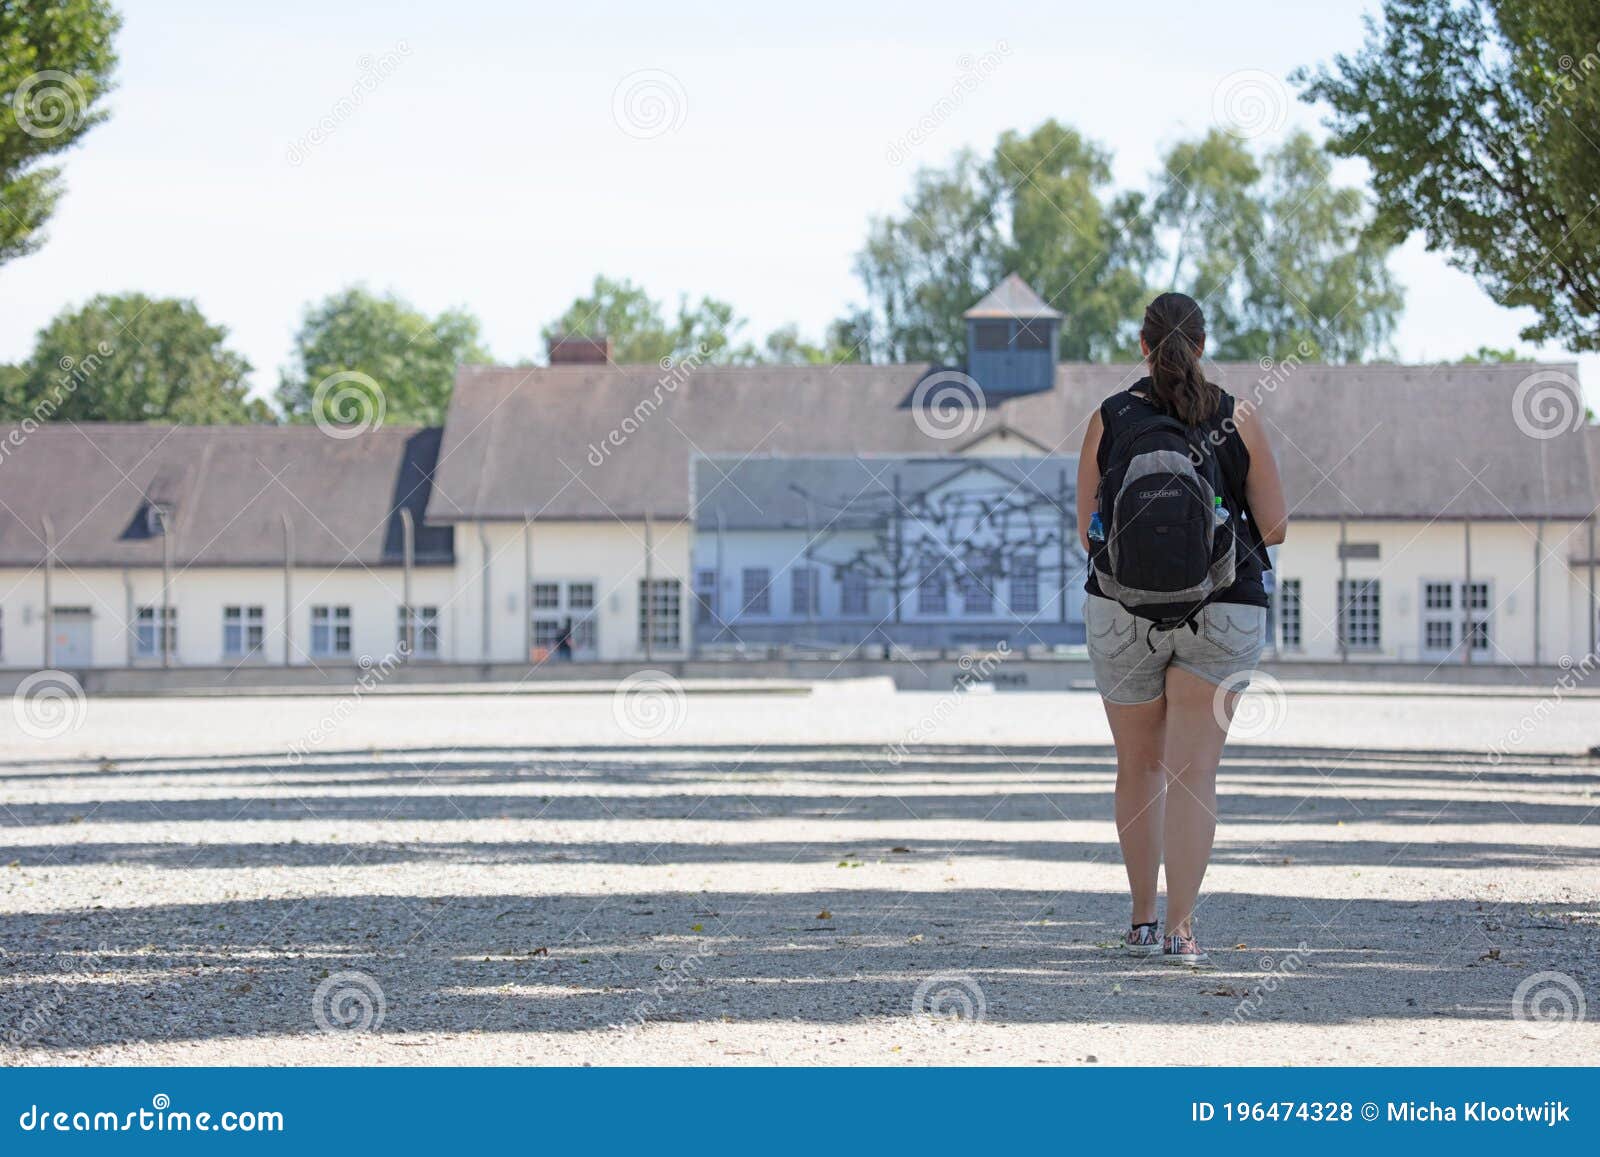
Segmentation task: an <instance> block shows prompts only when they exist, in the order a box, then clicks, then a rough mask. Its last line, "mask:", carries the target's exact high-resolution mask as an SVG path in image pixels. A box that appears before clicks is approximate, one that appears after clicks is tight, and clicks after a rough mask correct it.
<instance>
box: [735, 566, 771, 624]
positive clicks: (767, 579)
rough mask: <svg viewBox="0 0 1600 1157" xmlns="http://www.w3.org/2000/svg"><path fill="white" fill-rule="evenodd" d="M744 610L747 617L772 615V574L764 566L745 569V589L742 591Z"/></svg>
mask: <svg viewBox="0 0 1600 1157" xmlns="http://www.w3.org/2000/svg"><path fill="white" fill-rule="evenodd" d="M741 594H742V595H743V598H742V600H741V602H742V606H743V610H742V611H741V613H742V614H746V615H770V614H771V613H772V572H771V571H770V570H768V569H767V568H766V567H764V566H747V567H745V568H744V587H743V590H742V591H741Z"/></svg>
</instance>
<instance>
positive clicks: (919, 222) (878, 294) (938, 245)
mask: <svg viewBox="0 0 1600 1157" xmlns="http://www.w3.org/2000/svg"><path fill="white" fill-rule="evenodd" d="M996 209H997V205H996V203H995V190H994V186H993V182H992V181H990V180H989V179H988V174H987V171H986V169H985V167H984V166H983V165H982V164H981V163H980V162H979V161H978V159H977V157H976V156H975V155H974V154H972V153H970V152H962V153H960V154H959V155H958V156H957V157H956V159H955V162H954V163H953V164H952V165H951V166H950V167H949V168H948V169H920V170H918V172H917V173H916V175H915V177H914V178H913V185H912V189H911V193H910V195H909V196H907V198H906V202H905V215H904V216H903V217H899V218H895V217H884V218H879V219H877V220H874V221H872V222H871V223H870V224H869V225H868V228H867V241H866V245H865V246H864V247H863V248H862V250H861V252H860V253H858V254H857V255H856V260H855V271H856V275H857V276H858V277H859V278H860V279H861V283H862V285H863V287H864V288H865V290H866V297H867V304H866V305H865V306H863V307H861V308H859V309H857V310H856V311H855V312H854V313H853V314H852V315H851V316H850V317H848V318H845V319H841V322H840V326H841V328H843V329H845V330H848V331H849V332H850V333H851V334H852V337H853V343H854V344H855V345H856V347H857V348H858V349H859V350H860V359H861V360H862V361H869V362H917V361H930V362H956V361H959V360H960V359H961V353H962V350H964V349H965V348H966V329H965V326H964V324H963V323H962V320H961V314H962V312H963V311H964V310H966V309H968V308H969V307H970V306H971V305H972V303H973V302H975V301H977V300H978V298H980V297H982V296H983V295H984V294H985V293H987V292H988V291H989V290H990V289H991V288H993V287H994V285H995V283H996V282H998V281H999V280H1000V278H1002V277H1003V276H1004V275H1005V273H1006V269H1005V253H1004V248H1003V243H1002V241H1001V237H1000V231H999V227H998V225H997V223H996V221H995V212H996Z"/></svg>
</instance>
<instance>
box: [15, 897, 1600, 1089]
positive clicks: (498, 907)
mask: <svg viewBox="0 0 1600 1157" xmlns="http://www.w3.org/2000/svg"><path fill="white" fill-rule="evenodd" d="M1125 905H1126V898H1125V897H1124V896H1122V895H1120V894H1112V893H1092V892H1091V893H1084V892H1069V893H1051V892H1046V891H1030V890H1020V889H1018V890H1006V891H1004V892H988V891H951V892H939V893H903V892H894V891H877V890H853V889H852V890H838V891H828V892H823V893H817V894H809V895H770V894H752V893H734V894H722V895H706V894H695V893H656V894H627V893H623V894H618V895H614V896H609V897H604V898H597V897H594V896H587V895H584V896H573V895H554V896H545V897H538V898H534V897H528V896H517V895H501V896H475V897H470V898H451V899H444V900H439V899H426V898H418V897H414V896H382V895H371V896H361V897H354V898H340V899H304V900H274V901H266V902H262V901H251V902H239V903H223V904H197V905H176V906H163V907H154V908H133V909H124V910H122V911H119V912H117V913H115V914H112V913H107V912H74V913H66V914H58V915H52V916H41V915H33V914H30V915H13V916H7V917H5V918H3V919H0V939H3V942H4V943H5V944H6V945H8V946H10V947H9V949H8V951H7V952H6V953H5V954H4V956H3V957H0V982H3V984H4V991H5V1005H4V1007H5V1017H4V1019H5V1023H4V1025H3V1031H4V1033H5V1036H4V1037H0V1039H7V1038H9V1040H10V1041H11V1043H13V1044H18V1043H20V1044H25V1045H42V1046H45V1047H52V1048H80V1047H86V1046H93V1045H98V1044H107V1043H114V1042H122V1041H132V1040H190V1039H197V1038H207V1037H259V1036H273V1035H281V1034H303V1033H313V1032H318V1031H322V1029H321V1028H320V1027H319V1024H318V1021H317V1017H316V1008H317V994H318V989H319V986H323V985H324V981H329V982H330V983H329V985H327V986H324V988H325V991H324V992H323V996H322V1000H323V1007H322V1014H323V1017H324V1019H325V1020H329V1021H330V1022H333V1023H337V1017H338V1015H339V1014H340V1010H341V1008H342V1012H343V1013H344V1014H345V1015H354V1014H356V1013H359V1012H360V1003H361V994H362V993H366V994H367V996H366V999H367V1001H368V1007H369V1008H371V1007H375V1006H374V1005H373V1003H372V999H373V998H372V994H373V993H376V992H379V991H381V993H382V1004H383V1009H384V1016H383V1020H382V1023H381V1025H378V1026H377V1028H378V1029H379V1030H380V1031H383V1032H471V1031H475V1030H482V1031H511V1030H522V1031H527V1030H538V1031H570V1032H578V1031H585V1030H596V1029H604V1028H607V1027H609V1026H615V1025H626V1024H629V1023H638V1022H641V1021H642V1022H645V1023H648V1022H651V1021H658V1020H674V1021H699V1022H703V1023H705V1024H706V1025H707V1026H708V1031H709V1032H710V1034H711V1035H712V1036H715V1033H716V1028H715V1026H716V1025H717V1024H719V1023H721V1022H722V1021H723V1020H724V1019H732V1020H736V1021H747V1022H759V1021H773V1020H795V1021H802V1022H813V1023H822V1024H840V1025H842V1024H845V1023H848V1022H850V1021H854V1020H857V1019H860V1018H877V1017H886V1016H887V1017H906V1018H907V1020H908V1023H909V1022H911V1021H913V1020H914V1019H915V1013H916V1010H917V1009H918V1007H927V1006H929V1005H930V1003H931V1004H932V1005H936V1006H942V1007H944V1009H945V1011H947V1012H948V1011H950V1009H951V1008H954V1007H956V1006H957V1005H959V1004H960V1003H961V1002H962V1001H963V1000H965V1002H966V1007H969V1008H975V1009H981V1012H982V1015H983V1017H984V1018H985V1019H987V1020H988V1021H991V1022H995V1023H1026V1022H1050V1023H1063V1024H1073V1023H1081V1024H1084V1025H1095V1024H1105V1023H1113V1022H1143V1021H1151V1022H1168V1023H1172V1022H1176V1023H1221V1022H1223V1021H1226V1020H1229V1019H1230V1018H1231V1019H1235V1020H1240V1019H1243V1020H1253V1021H1272V1022H1294V1023H1304V1024H1338V1023H1351V1022H1356V1021H1361V1020H1365V1019H1369V1018H1385V1017H1398V1018H1425V1017H1427V1018H1438V1017H1447V1018H1466V1019H1493V1020H1503V1019H1504V1018H1506V1017H1508V1016H1510V1015H1511V1007H1512V997H1513V993H1514V992H1515V990H1516V988H1517V985H1518V984H1519V983H1520V982H1521V981H1522V980H1523V979H1524V978H1525V977H1526V976H1528V975H1530V974H1531V973H1533V972H1536V971H1541V970H1545V969H1559V970H1562V971H1566V972H1568V973H1570V974H1571V975H1573V976H1574V977H1575V978H1577V979H1578V980H1579V982H1580V983H1584V984H1592V982H1593V980H1594V979H1595V978H1594V975H1593V969H1594V960H1595V956H1594V948H1595V930H1596V921H1597V920H1600V909H1597V908H1596V907H1595V906H1593V905H1589V906H1587V907H1585V908H1584V909H1583V910H1582V911H1579V912H1575V911H1570V910H1569V911H1565V912H1562V913H1559V914H1557V913H1551V912H1545V911H1537V910H1534V909H1532V908H1530V907H1528V906H1524V905H1495V904H1492V903H1484V904H1477V905H1475V904H1471V903H1463V902H1459V901H1456V902H1448V903H1440V902H1428V901H1424V902H1416V903H1396V902H1390V901H1385V902H1377V901H1363V900H1356V901H1351V902H1345V901H1332V900H1326V899H1319V898H1313V897H1302V896H1290V897H1269V898H1253V897H1249V896H1243V895H1238V894H1232V893H1218V894H1213V895H1211V896H1210V897H1209V898H1208V899H1207V901H1206V903H1205V907H1204V908H1203V909H1202V915H1203V921H1202V929H1203V930H1204V931H1206V932H1208V933H1209V934H1210V936H1211V938H1212V940H1213V944H1214V948H1213V952H1214V955H1215V959H1216V962H1217V967H1216V968H1215V969H1212V970H1209V971H1194V970H1190V969H1186V968H1172V967H1168V966H1164V965H1163V964H1162V963H1161V962H1160V961H1159V960H1134V959H1130V958H1128V957H1126V956H1124V955H1122V954H1121V953H1120V952H1119V951H1118V950H1116V949H1115V948H1113V947H1112V946H1111V944H1110V938H1111V937H1112V936H1113V935H1114V934H1115V933H1114V929H1113V925H1114V924H1115V922H1116V921H1117V920H1118V918H1119V916H1120V914H1121V912H1122V911H1123V908H1124V907H1125ZM822 912H826V913H827V914H828V915H827V918H826V919H821V918H819V917H820V916H821V913H822ZM696 925H698V926H699V927H700V928H701V931H700V932H698V933H697V932H694V931H693V929H694V927H695V926H696ZM1235 944H1237V945H1238V947H1233V945H1235ZM352 971H357V972H360V973H362V974H364V976H363V977H361V978H353V977H349V976H341V975H340V974H342V973H349V972H352ZM919 990H920V992H921V994H922V995H921V996H920V997H919V995H918V994H919ZM341 991H342V992H343V993H344V994H345V998H346V999H345V1000H344V1003H343V1005H342V1006H341V1005H340V1004H339V1002H340V999H341V997H340V993H341ZM962 993H965V994H966V995H965V996H964V997H963V996H962V995H961V994H962ZM939 994H942V996H940V995H939ZM919 1000H921V1001H922V1002H923V1004H922V1005H920V1006H919V1003H918V1002H919ZM952 1002H954V1003H952ZM1359 1059H1360V1058H1359V1057H1352V1060H1359Z"/></svg>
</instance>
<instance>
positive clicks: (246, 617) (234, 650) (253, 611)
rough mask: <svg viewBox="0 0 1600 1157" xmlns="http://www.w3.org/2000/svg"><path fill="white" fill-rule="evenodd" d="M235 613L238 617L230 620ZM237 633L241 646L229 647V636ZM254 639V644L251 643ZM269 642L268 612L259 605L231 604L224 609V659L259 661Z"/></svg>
mask: <svg viewBox="0 0 1600 1157" xmlns="http://www.w3.org/2000/svg"><path fill="white" fill-rule="evenodd" d="M230 611H233V612H235V613H236V617H233V618H230V617H229V614H228V612H230ZM230 631H237V632H238V636H239V645H238V646H237V647H232V646H229V644H228V634H229V632H230ZM252 637H253V638H254V640H255V641H254V642H252V641H251V639H252ZM266 641H267V610H266V608H265V607H263V606H262V605H261V604H259V603H229V604H227V605H226V606H224V607H223V608H222V657H223V658H224V659H259V658H261V657H262V654H261V649H262V647H263V646H265V645H266Z"/></svg>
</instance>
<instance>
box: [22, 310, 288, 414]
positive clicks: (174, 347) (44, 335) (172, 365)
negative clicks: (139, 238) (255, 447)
mask: <svg viewBox="0 0 1600 1157" xmlns="http://www.w3.org/2000/svg"><path fill="white" fill-rule="evenodd" d="M227 336H228V331H227V330H226V329H225V328H223V327H222V326H219V325H213V324H211V322H209V321H207V320H206V318H205V316H204V315H203V314H202V313H201V312H200V309H199V307H198V306H196V305H195V303H194V302H192V301H180V300H177V299H174V298H151V297H146V296H145V295H144V294H142V293H125V294H115V295H108V294H102V295H100V296H98V297H95V298H93V299H91V300H90V301H89V302H88V303H86V304H85V305H83V306H82V307H81V308H78V309H68V310H65V311H63V312H62V313H60V314H59V315H57V317H56V318H55V319H54V320H52V321H51V322H50V323H49V324H48V325H46V326H45V327H44V329H42V330H40V331H39V335H38V338H37V339H36V341H35V344H34V350H33V354H32V356H31V357H29V358H28V360H27V361H25V362H24V363H22V364H21V365H20V366H16V367H11V368H10V369H9V370H7V369H4V368H0V406H3V410H4V413H3V416H4V418H6V419H7V420H10V421H17V420H21V419H23V418H34V419H36V420H48V419H51V418H55V419H70V420H73V421H104V422H177V423H183V424H206V423H234V422H266V421H272V420H273V415H272V411H271V409H270V408H268V407H267V405H266V404H265V403H263V402H261V401H260V400H259V399H252V398H250V397H249V396H248V394H249V387H248V385H247V383H246V382H245V375H246V374H248V373H249V372H250V363H249V362H247V361H245V359H244V358H243V357H242V356H240V355H239V354H238V353H235V352H234V351H233V350H230V349H229V348H228V347H227V345H226V344H225V343H226V340H227ZM8 379H9V380H8Z"/></svg>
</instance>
